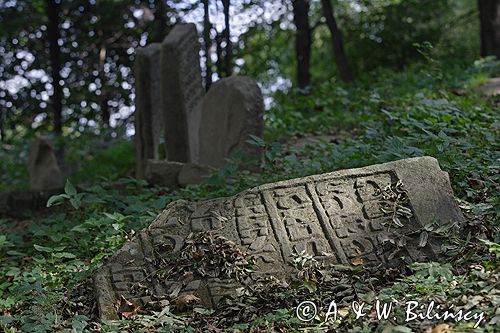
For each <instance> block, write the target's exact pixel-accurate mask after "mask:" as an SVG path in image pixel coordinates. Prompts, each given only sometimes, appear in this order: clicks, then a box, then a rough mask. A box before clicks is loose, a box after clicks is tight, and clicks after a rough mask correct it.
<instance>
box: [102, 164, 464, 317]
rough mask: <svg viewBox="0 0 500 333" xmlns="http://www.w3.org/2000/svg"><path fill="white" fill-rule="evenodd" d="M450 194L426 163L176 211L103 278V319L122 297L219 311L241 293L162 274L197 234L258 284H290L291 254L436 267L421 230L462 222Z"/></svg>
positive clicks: (303, 182)
mask: <svg viewBox="0 0 500 333" xmlns="http://www.w3.org/2000/svg"><path fill="white" fill-rule="evenodd" d="M408 170H409V171H408ZM422 187H423V188H422ZM384 193H385V195H383V194H384ZM450 194H451V189H450V187H449V182H448V178H447V174H446V173H445V172H442V171H441V170H440V169H439V166H438V165H437V162H436V160H434V159H432V158H428V157H424V158H415V159H408V160H403V161H398V162H391V163H387V164H381V165H375V166H371V167H366V168H362V169H353V170H344V171H338V172H333V173H329V174H323V175H316V176H310V177H306V178H301V179H294V180H289V181H284V182H279V183H275V184H267V185H262V186H259V187H256V188H253V189H250V190H247V191H245V192H242V193H240V194H238V195H236V196H234V197H232V198H221V199H214V200H208V201H204V202H200V203H190V202H186V201H177V202H174V203H171V204H170V205H169V206H168V207H167V209H166V210H165V211H163V212H162V213H161V214H160V215H159V216H158V217H157V218H156V220H155V221H153V223H152V224H151V225H150V226H149V227H148V228H146V229H144V230H143V231H141V232H139V234H138V236H137V237H136V238H135V239H134V240H133V241H131V242H129V243H127V244H125V246H124V247H123V248H122V249H121V250H120V251H119V252H118V253H117V254H115V256H113V257H112V258H111V259H110V260H109V262H108V264H107V265H105V266H104V267H103V268H102V269H101V270H100V271H99V272H98V274H97V276H96V279H95V281H96V289H97V294H98V297H99V307H100V310H101V315H102V316H103V317H105V318H113V309H112V308H110V306H112V304H113V303H114V299H116V298H118V297H120V295H122V296H124V297H127V298H130V299H131V300H132V301H135V302H137V303H139V304H143V303H147V302H148V301H149V300H150V299H151V295H153V294H154V295H160V296H167V297H168V296H169V295H170V296H172V297H173V296H175V295H179V294H182V293H194V294H196V295H198V296H199V297H200V298H201V299H202V301H203V304H204V305H206V306H210V307H213V306H216V305H217V302H218V301H219V300H220V299H221V297H223V296H224V295H227V294H228V293H229V294H230V293H231V291H234V289H235V288H237V287H238V286H241V281H240V282H238V281H236V280H235V279H226V278H224V277H218V276H193V277H191V278H190V279H187V280H186V279H184V280H182V281H177V280H175V279H172V278H171V276H172V275H170V277H167V278H164V277H162V276H160V275H159V274H157V273H156V272H158V271H159V270H161V269H165V267H163V266H165V265H168V264H165V263H168V260H167V259H169V258H176V257H178V255H179V253H180V252H181V250H182V249H183V246H185V243H184V242H185V239H186V237H187V236H188V235H190V234H192V233H203V232H211V233H214V234H217V235H221V236H224V237H225V238H227V239H229V240H231V241H233V242H234V243H235V244H236V245H237V247H238V248H240V249H241V250H242V251H246V252H248V253H250V254H251V255H252V257H253V258H254V260H255V264H256V265H257V271H256V272H255V274H256V275H259V276H261V275H266V274H267V275H274V276H276V277H280V278H286V277H287V275H288V274H291V273H292V271H293V265H292V262H293V258H294V254H300V253H303V252H305V253H308V254H310V255H313V256H314V257H315V259H317V260H319V261H324V262H326V263H339V264H343V265H352V264H354V263H356V264H359V263H360V262H361V263H362V264H363V265H373V266H379V265H380V266H391V265H398V264H401V263H407V262H410V261H414V260H425V259H426V258H427V259H435V256H436V250H437V247H436V246H435V244H433V243H432V241H429V242H428V243H426V244H425V245H422V244H419V241H418V239H419V232H420V231H419V230H423V226H424V225H426V224H427V223H431V222H432V221H438V223H448V222H450V221H461V219H462V217H461V215H460V211H459V210H458V208H457V206H456V204H455V203H454V201H453V198H452V196H451V195H450ZM429 196H430V197H431V198H432V200H431V201H427V200H428V198H429ZM435 202H438V203H439V204H440V205H434V204H435ZM432 205H434V206H432ZM415 207H418V208H415ZM167 268H168V267H167ZM137 285H140V286H141V287H140V288H137Z"/></svg>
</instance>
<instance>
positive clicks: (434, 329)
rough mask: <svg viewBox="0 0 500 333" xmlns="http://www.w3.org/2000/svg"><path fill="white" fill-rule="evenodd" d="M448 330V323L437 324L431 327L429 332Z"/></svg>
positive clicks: (438, 332)
mask: <svg viewBox="0 0 500 333" xmlns="http://www.w3.org/2000/svg"><path fill="white" fill-rule="evenodd" d="M449 331H450V325H448V324H439V325H437V326H436V327H434V328H433V329H432V331H431V333H447V332H449Z"/></svg>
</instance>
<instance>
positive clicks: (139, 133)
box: [134, 43, 164, 178]
mask: <svg viewBox="0 0 500 333" xmlns="http://www.w3.org/2000/svg"><path fill="white" fill-rule="evenodd" d="M160 51H161V46H160V44H159V43H154V44H151V45H149V46H146V47H144V48H140V49H138V50H137V53H136V59H135V63H134V73H135V85H136V89H135V93H136V102H135V107H136V110H135V121H134V126H135V138H134V140H135V150H136V177H138V178H143V177H144V176H145V169H146V164H147V160H148V159H158V158H159V146H160V143H161V139H162V137H163V132H164V128H163V127H164V122H163V113H162V112H163V110H162V108H161V89H160V70H159V68H160Z"/></svg>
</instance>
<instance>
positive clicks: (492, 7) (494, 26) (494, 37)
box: [478, 0, 500, 59]
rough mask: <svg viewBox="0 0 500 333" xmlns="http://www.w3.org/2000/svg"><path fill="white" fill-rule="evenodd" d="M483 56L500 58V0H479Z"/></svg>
mask: <svg viewBox="0 0 500 333" xmlns="http://www.w3.org/2000/svg"><path fill="white" fill-rule="evenodd" d="M478 7H479V21H480V28H481V56H483V57H485V56H489V55H493V56H496V57H497V59H500V0H478Z"/></svg>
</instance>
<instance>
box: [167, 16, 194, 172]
mask: <svg viewBox="0 0 500 333" xmlns="http://www.w3.org/2000/svg"><path fill="white" fill-rule="evenodd" d="M161 47H162V50H161V96H162V97H161V98H162V106H163V117H164V122H165V141H166V143H167V144H166V155H167V160H169V161H175V162H192V163H197V162H198V149H199V138H198V136H199V133H198V132H199V128H200V122H201V102H202V98H203V94H204V89H203V86H202V83H201V82H202V79H201V68H200V59H199V57H200V56H199V53H200V44H199V41H198V33H197V31H196V27H195V25H194V24H192V23H191V24H178V25H176V26H175V27H174V29H173V30H172V31H171V32H170V33H169V34H168V36H167V37H165V39H164V40H163V43H162V46H161Z"/></svg>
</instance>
